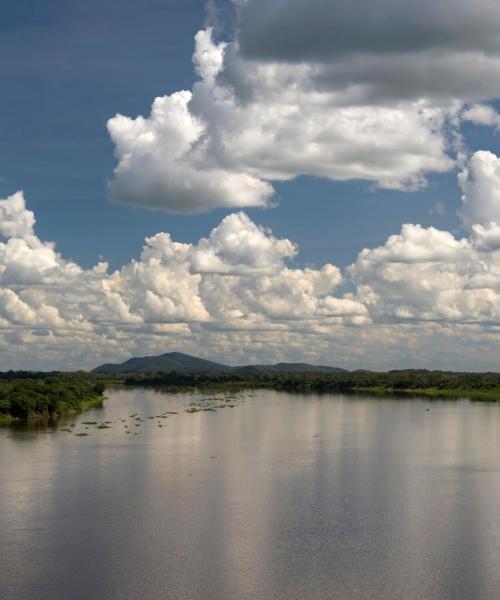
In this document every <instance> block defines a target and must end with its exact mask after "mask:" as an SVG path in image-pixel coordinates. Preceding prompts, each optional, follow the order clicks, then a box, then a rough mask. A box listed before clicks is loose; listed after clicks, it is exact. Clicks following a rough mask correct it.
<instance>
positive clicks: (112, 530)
mask: <svg viewBox="0 0 500 600" xmlns="http://www.w3.org/2000/svg"><path fill="white" fill-rule="evenodd" d="M108 395H109V396H110V398H109V400H107V401H106V403H105V407H104V408H103V409H100V410H96V411H90V412H87V413H85V414H84V415H81V416H79V417H77V418H74V419H68V420H65V421H63V422H60V423H59V424H58V425H57V426H56V427H48V426H46V425H44V426H42V427H40V428H38V430H37V431H34V430H23V429H19V430H10V429H0V598H2V599H4V598H5V599H6V600H160V599H176V600H191V599H192V600H246V599H248V600H267V599H273V600H294V599H296V600H327V599H328V600H332V599H333V600H337V599H338V600H358V599H360V600H361V599H363V600H366V599H373V600H482V599H490V598H493V597H497V595H498V590H499V589H500V555H499V552H500V405H496V404H488V403H471V402H468V401H458V402H455V401H437V402H430V401H427V400H409V399H404V400H397V399H382V400H381V399H372V398H364V397H356V396H339V395H325V396H316V395H290V394H284V393H277V392H270V391H257V392H251V393H244V394H243V396H242V397H240V398H239V399H238V400H229V402H227V404H235V406H234V408H224V409H218V410H217V411H216V412H197V413H194V414H189V413H186V412H185V411H186V409H188V408H189V407H190V403H191V402H197V401H198V400H199V398H200V397H197V396H193V395H187V394H183V395H172V394H162V393H159V392H155V391H150V390H121V391H120V390H115V391H110V392H108ZM202 397H203V398H207V395H204V396H202ZM242 400H245V402H242ZM206 402H208V403H210V402H209V401H206ZM215 404H216V405H222V404H223V401H222V400H217V402H216V403H215ZM165 412H178V413H179V414H176V415H175V414H170V415H165V414H164V413H165ZM135 413H138V415H136V416H135V417H131V416H130V415H132V414H135ZM151 416H153V417H155V418H153V419H150V418H148V417H151ZM160 416H164V417H167V418H160ZM138 417H140V418H141V419H142V420H139V421H137V420H136V419H137V418H138ZM84 421H97V422H99V423H103V422H106V421H111V423H109V426H110V429H96V427H95V426H94V425H87V426H85V425H83V424H82V423H83V422H84ZM123 421H124V422H123ZM71 425H74V427H71ZM125 425H127V427H125ZM159 425H162V427H160V426H159ZM85 427H88V429H85ZM66 428H68V429H70V431H71V432H66V431H61V429H66ZM127 430H129V431H131V433H126V431H127ZM76 433H87V434H88V435H87V436H86V437H83V436H82V437H78V436H77V435H75V434H76Z"/></svg>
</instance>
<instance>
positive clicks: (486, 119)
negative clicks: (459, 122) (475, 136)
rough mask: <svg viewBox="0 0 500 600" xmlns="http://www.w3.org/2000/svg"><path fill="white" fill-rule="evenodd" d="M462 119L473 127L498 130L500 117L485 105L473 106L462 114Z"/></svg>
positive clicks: (490, 107)
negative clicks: (484, 126) (472, 124)
mask: <svg viewBox="0 0 500 600" xmlns="http://www.w3.org/2000/svg"><path fill="white" fill-rule="evenodd" d="M462 119H463V120H464V121H470V122H471V123H474V124H475V125H486V126H488V127H495V128H496V129H498V128H500V115H499V114H498V113H497V111H496V110H495V109H494V108H493V107H492V106H488V105H487V104H474V105H473V106H471V107H469V108H468V109H467V110H465V111H464V112H463V113H462Z"/></svg>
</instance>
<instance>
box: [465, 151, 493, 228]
mask: <svg viewBox="0 0 500 600" xmlns="http://www.w3.org/2000/svg"><path fill="white" fill-rule="evenodd" d="M458 181H459V184H460V187H461V189H462V191H463V196H462V208H461V210H460V214H461V217H462V220H463V222H464V225H466V226H467V227H471V226H472V225H474V224H480V225H485V226H489V225H490V224H491V223H499V224H500V158H499V157H498V156H496V155H495V154H493V153H492V152H487V151H484V150H481V151H479V152H475V153H474V154H473V156H472V157H471V159H470V161H469V164H468V165H467V167H466V168H465V169H464V170H463V171H462V172H461V173H460V174H459V176H458Z"/></svg>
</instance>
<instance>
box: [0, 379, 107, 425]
mask: <svg viewBox="0 0 500 600" xmlns="http://www.w3.org/2000/svg"><path fill="white" fill-rule="evenodd" d="M104 388H105V385H104V383H103V382H102V381H98V380H97V379H96V378H95V377H94V376H91V375H88V374H86V373H29V372H24V371H22V372H13V371H9V372H8V373H0V425H8V424H10V423H11V422H12V421H14V420H18V419H30V418H42V417H43V418H51V417H56V416H59V415H62V414H72V413H80V412H83V411H85V410H88V409H90V408H94V407H97V406H101V405H102V402H103V393H104Z"/></svg>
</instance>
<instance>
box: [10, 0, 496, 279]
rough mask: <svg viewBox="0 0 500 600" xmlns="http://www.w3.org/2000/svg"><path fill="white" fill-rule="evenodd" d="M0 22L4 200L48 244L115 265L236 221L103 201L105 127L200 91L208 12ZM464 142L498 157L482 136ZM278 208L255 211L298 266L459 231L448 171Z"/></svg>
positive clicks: (48, 16) (52, 8) (109, 157)
mask: <svg viewBox="0 0 500 600" xmlns="http://www.w3.org/2000/svg"><path fill="white" fill-rule="evenodd" d="M0 21H1V23H2V39H1V45H2V52H1V57H2V58H0V61H1V63H0V64H1V69H2V81H3V85H2V90H3V92H2V94H1V95H0V123H1V131H2V138H1V141H0V165H1V172H0V175H1V177H2V180H1V182H0V191H1V193H2V195H3V196H5V195H8V194H11V193H13V192H15V191H16V190H18V189H23V190H24V192H25V195H26V198H27V202H28V204H29V206H30V207H31V208H32V209H33V210H35V212H36V215H37V229H38V232H39V234H40V237H41V238H42V239H50V240H56V241H57V246H58V248H59V249H60V250H61V252H62V253H63V254H64V255H66V256H70V257H73V258H74V259H76V260H78V262H80V263H81V264H83V265H85V266H91V265H93V264H94V263H95V262H96V260H97V259H98V257H99V256H103V257H105V258H106V260H109V261H110V263H111V264H112V265H113V266H114V267H119V266H121V265H122V264H124V263H125V262H128V261H129V260H130V259H131V258H132V257H134V256H135V255H136V254H137V249H138V248H139V247H140V246H141V244H142V241H143V239H144V237H145V236H147V235H151V234H153V233H156V232H157V231H159V230H167V231H169V232H171V233H172V235H173V237H174V238H175V239H179V240H182V241H195V240H197V239H199V238H200V237H201V236H202V235H205V234H206V232H207V231H208V230H210V229H211V228H213V227H214V226H215V225H216V224H217V223H218V222H219V221H220V220H221V217H222V216H223V215H224V214H227V213H228V212H230V211H228V210H216V211H214V212H212V213H210V214H202V215H195V216H193V215H189V216H187V217H185V216H178V215H168V214H164V213H162V212H161V211H160V212H159V211H154V212H151V211H149V210H144V209H136V208H129V207H125V206H120V205H116V204H113V203H111V202H110V201H109V200H108V198H107V195H106V181H107V179H108V178H109V177H110V176H111V174H112V171H113V168H114V166H115V161H114V158H113V146H112V144H111V142H110V139H109V136H108V134H107V131H106V121H107V119H109V118H110V117H112V116H113V115H114V114H115V113H117V112H121V113H123V114H125V115H131V116H135V115H138V114H147V113H148V112H149V109H150V105H151V102H152V99H153V98H154V97H155V96H159V95H163V94H165V93H172V92H174V91H176V90H179V89H189V88H190V87H191V86H192V84H193V81H194V80H195V74H194V72H193V66H192V62H191V55H192V53H193V37H194V34H195V33H196V32H197V31H198V30H199V29H200V27H202V25H203V23H204V21H205V6H204V2H202V1H195V0H189V1H182V2H180V1H178V0H177V1H176V0H170V1H169V0H164V1H161V2H160V1H157V2H153V1H149V0H148V1H146V2H137V1H136V2H134V1H130V0H127V1H125V2H120V3H119V5H118V3H117V2H116V1H115V0H105V1H102V2H101V1H100V2H96V1H90V2H85V3H77V2H57V1H51V2H23V3H22V4H21V3H17V2H6V3H3V4H2V7H0ZM470 141H472V143H473V144H474V145H476V146H477V147H478V148H481V147H484V146H486V147H488V148H491V149H492V150H493V151H495V149H496V148H497V147H498V140H497V139H496V137H495V136H494V135H492V134H491V132H489V131H488V130H486V129H485V128H481V129H480V130H479V131H476V132H474V133H473V135H471V136H470ZM304 198H306V199H307V200H306V201H305V202H304ZM276 201H277V206H276V208H273V209H269V210H267V209H265V210H262V209H256V210H252V209H250V210H249V211H248V212H249V214H250V215H251V216H252V218H254V219H256V220H257V221H258V222H259V223H260V224H262V225H266V226H269V227H271V228H272V229H273V231H274V232H275V233H276V235H279V236H281V237H290V238H291V239H292V240H294V241H295V242H296V243H297V244H298V245H299V247H300V257H299V262H300V263H302V264H318V265H319V264H322V263H324V262H326V261H332V262H334V263H335V264H338V265H340V266H345V265H347V264H350V263H351V262H353V261H354V260H355V258H356V256H357V254H358V252H359V250H361V249H362V248H363V247H365V246H370V247H371V246H374V245H378V244H381V243H383V242H384V241H385V239H386V238H387V236H388V235H390V234H391V233H393V232H395V231H397V230H398V229H399V227H400V225H401V224H402V223H406V222H411V223H422V224H424V225H436V226H438V227H443V228H447V229H453V228H456V227H458V226H459V224H460V223H459V219H458V218H457V216H456V214H455V213H456V210H457V208H458V206H459V191H458V188H457V184H456V176H455V174H454V173H451V174H446V175H444V176H439V177H433V178H432V181H431V183H430V185H429V187H428V188H427V189H425V190H421V191H419V192H415V193H406V192H398V191H388V190H374V189H373V186H372V185H370V183H367V182H365V181H360V182H354V183H353V182H342V183H339V182H332V181H327V180H321V179H318V178H314V177H299V178H298V179H297V180H295V181H293V182H287V183H283V184H280V185H278V186H277V194H276ZM436 202H442V203H444V205H445V207H446V213H445V215H441V214H437V213H432V209H433V206H434V205H435V204H436Z"/></svg>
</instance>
